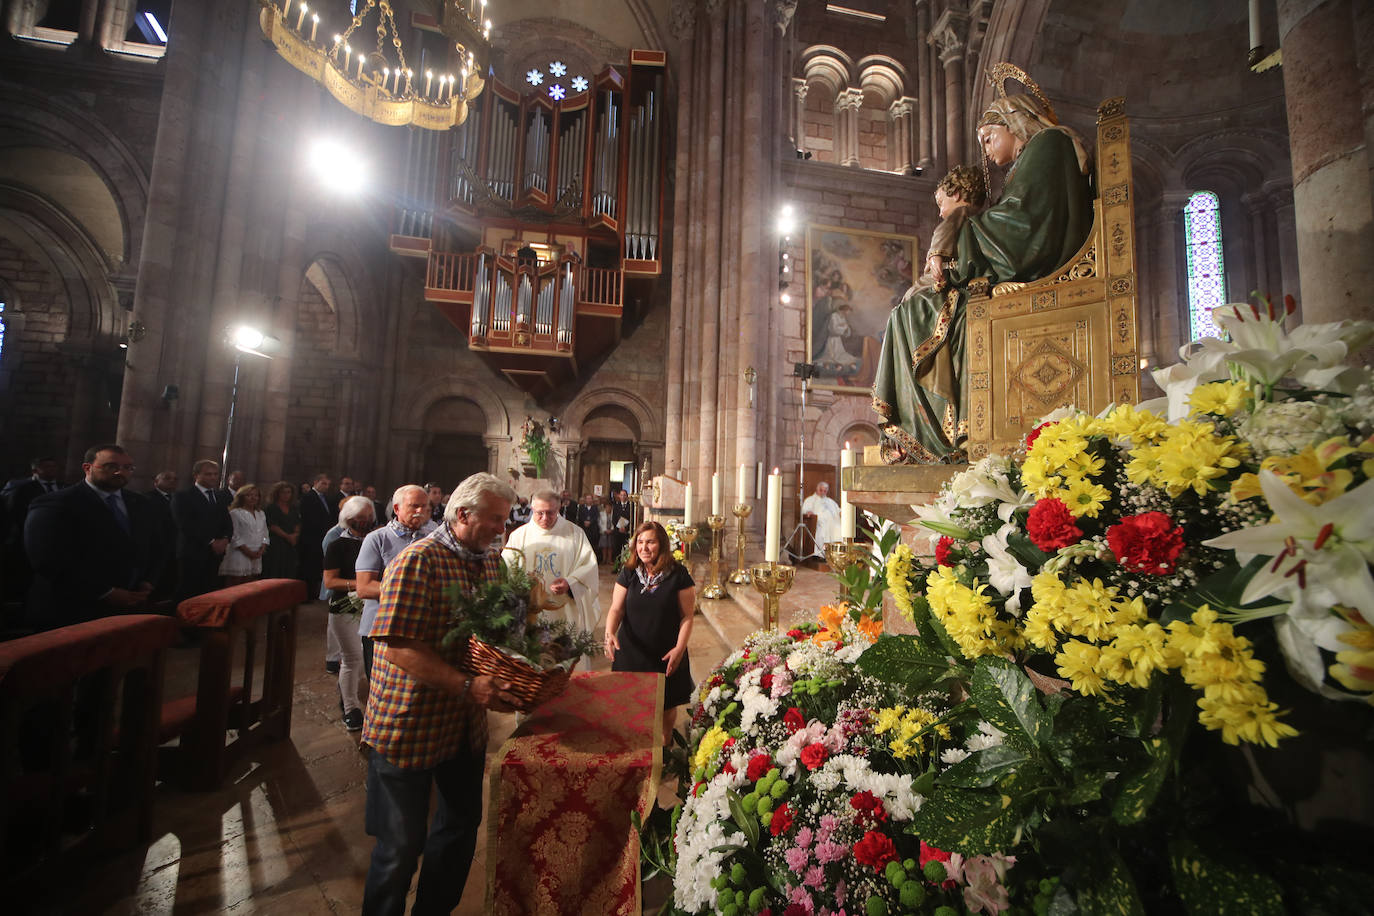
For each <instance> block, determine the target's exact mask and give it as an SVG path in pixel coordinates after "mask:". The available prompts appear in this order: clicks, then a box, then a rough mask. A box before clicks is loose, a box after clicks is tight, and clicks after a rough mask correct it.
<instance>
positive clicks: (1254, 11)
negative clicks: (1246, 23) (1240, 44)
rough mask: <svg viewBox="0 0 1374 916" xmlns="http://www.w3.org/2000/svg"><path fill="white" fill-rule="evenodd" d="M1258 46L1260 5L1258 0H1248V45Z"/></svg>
mask: <svg viewBox="0 0 1374 916" xmlns="http://www.w3.org/2000/svg"><path fill="white" fill-rule="evenodd" d="M1259 46H1260V5H1259V0H1250V47H1251V48H1258V47H1259ZM1247 50H1248V49H1247Z"/></svg>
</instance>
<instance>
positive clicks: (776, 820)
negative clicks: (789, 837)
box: [768, 802, 795, 836]
mask: <svg viewBox="0 0 1374 916" xmlns="http://www.w3.org/2000/svg"><path fill="white" fill-rule="evenodd" d="M794 816H795V815H794V814H793V812H792V809H791V808H790V807H789V806H788V804H787V803H786V802H783V803H782V804H781V805H778V807H777V808H776V809H775V810H774V811H773V817H772V819H771V820H769V822H768V830H769V832H770V833H772V834H773V836H777V835H778V834H780V833H786V832H787V831H788V830H791V829H792V818H793V817H794Z"/></svg>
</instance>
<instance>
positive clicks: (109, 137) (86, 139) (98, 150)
mask: <svg viewBox="0 0 1374 916" xmlns="http://www.w3.org/2000/svg"><path fill="white" fill-rule="evenodd" d="M0 111H3V112H4V116H3V118H0V145H3V146H22V145H29V144H35V143H36V144H37V145H40V146H46V147H51V148H54V149H58V150H61V151H63V152H66V153H70V154H71V155H74V156H76V157H78V158H80V159H82V160H83V161H85V162H86V163H87V164H88V165H89V166H90V167H91V168H92V169H94V171H95V173H96V175H97V176H98V177H99V178H100V180H101V181H102V182H103V183H104V185H105V188H106V190H107V191H109V193H110V196H111V198H112V199H113V200H114V202H115V205H116V206H117V207H118V209H119V214H120V217H121V219H122V223H123V226H122V229H123V231H122V235H123V250H122V252H121V253H120V260H121V261H122V262H123V263H125V264H136V263H138V259H139V251H140V249H141V246H142V243H143V224H144V220H145V218H146V216H147V212H148V176H147V175H146V174H145V172H144V169H143V166H142V165H141V164H140V163H139V161H138V158H137V157H136V156H135V155H134V153H133V151H132V150H131V149H130V148H129V146H128V145H127V144H126V143H125V142H124V141H123V140H122V139H120V137H119V136H117V135H116V134H115V133H114V132H113V131H111V130H110V128H109V127H108V126H106V124H105V123H104V122H103V121H101V120H100V119H98V118H95V117H92V116H91V115H90V114H88V113H86V112H83V111H81V110H80V109H78V108H75V107H73V106H71V105H68V104H66V103H64V102H63V101H61V100H60V99H59V98H57V97H55V96H51V95H38V94H35V93H33V92H32V91H30V90H28V89H24V88H22V87H19V86H15V85H13V84H0Z"/></svg>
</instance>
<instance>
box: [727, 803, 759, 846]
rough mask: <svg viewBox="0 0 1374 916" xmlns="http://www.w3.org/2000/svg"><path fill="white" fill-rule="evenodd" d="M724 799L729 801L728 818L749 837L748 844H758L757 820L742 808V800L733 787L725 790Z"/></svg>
mask: <svg viewBox="0 0 1374 916" xmlns="http://www.w3.org/2000/svg"><path fill="white" fill-rule="evenodd" d="M725 798H726V801H728V802H729V803H730V818H731V820H733V821H734V822H735V825H736V826H738V827H739V829H740V830H742V831H744V835H745V836H746V837H748V838H749V845H750V846H751V847H752V846H758V845H759V822H758V821H757V820H755V819H754V817H753V816H752V815H750V814H749V813H747V812H746V811H745V810H744V802H742V801H740V797H739V793H738V792H736V791H735V790H734V789H726V790H725Z"/></svg>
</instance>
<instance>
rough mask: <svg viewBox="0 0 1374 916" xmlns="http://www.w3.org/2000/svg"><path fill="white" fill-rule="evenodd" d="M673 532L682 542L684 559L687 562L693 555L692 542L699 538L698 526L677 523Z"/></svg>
mask: <svg viewBox="0 0 1374 916" xmlns="http://www.w3.org/2000/svg"><path fill="white" fill-rule="evenodd" d="M673 534H675V535H676V536H677V539H678V540H679V541H681V542H682V561H683V563H684V564H686V562H687V561H688V560H689V559H691V557H692V542H693V541H695V540H696V539H697V526H696V525H677V526H674V528H673Z"/></svg>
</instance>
